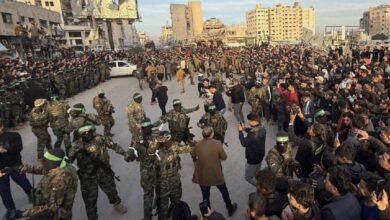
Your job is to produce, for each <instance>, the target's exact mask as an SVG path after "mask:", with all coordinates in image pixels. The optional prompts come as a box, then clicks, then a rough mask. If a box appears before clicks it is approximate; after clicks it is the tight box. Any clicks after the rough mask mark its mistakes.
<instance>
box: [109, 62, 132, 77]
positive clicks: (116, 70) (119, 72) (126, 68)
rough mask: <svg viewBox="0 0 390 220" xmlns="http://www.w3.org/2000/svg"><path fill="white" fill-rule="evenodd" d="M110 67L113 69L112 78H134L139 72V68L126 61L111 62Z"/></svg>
mask: <svg viewBox="0 0 390 220" xmlns="http://www.w3.org/2000/svg"><path fill="white" fill-rule="evenodd" d="M108 65H109V66H110V67H111V72H110V76H111V77H115V76H133V75H134V73H135V71H136V70H137V66H136V65H133V64H130V63H129V62H127V61H126V60H114V61H110V62H109V63H108Z"/></svg>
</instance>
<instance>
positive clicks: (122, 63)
mask: <svg viewBox="0 0 390 220" xmlns="http://www.w3.org/2000/svg"><path fill="white" fill-rule="evenodd" d="M124 66H127V64H126V63H124V62H118V67H124Z"/></svg>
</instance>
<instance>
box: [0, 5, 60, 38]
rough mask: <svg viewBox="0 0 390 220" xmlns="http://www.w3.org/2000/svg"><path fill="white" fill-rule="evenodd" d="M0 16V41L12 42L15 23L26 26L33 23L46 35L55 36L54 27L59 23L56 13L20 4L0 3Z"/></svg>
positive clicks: (58, 15)
mask: <svg viewBox="0 0 390 220" xmlns="http://www.w3.org/2000/svg"><path fill="white" fill-rule="evenodd" d="M0 14H1V18H0V39H2V40H10V41H12V38H13V37H15V31H14V29H15V26H16V22H21V23H22V24H23V25H24V26H26V25H27V24H28V23H29V22H31V21H35V22H36V24H37V26H38V27H39V28H40V27H42V28H44V30H45V32H46V33H47V34H48V35H55V33H54V32H55V28H54V27H57V26H58V25H59V24H60V23H61V16H60V14H59V13H58V12H54V11H50V10H47V9H44V8H42V7H38V6H33V5H27V4H24V3H20V2H4V3H0Z"/></svg>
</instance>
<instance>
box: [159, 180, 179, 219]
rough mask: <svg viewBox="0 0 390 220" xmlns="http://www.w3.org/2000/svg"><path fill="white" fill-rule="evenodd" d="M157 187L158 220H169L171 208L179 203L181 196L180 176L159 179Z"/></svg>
mask: <svg viewBox="0 0 390 220" xmlns="http://www.w3.org/2000/svg"><path fill="white" fill-rule="evenodd" d="M158 185H159V186H158V191H159V192H158V193H159V194H160V196H159V205H160V207H159V219H160V220H169V219H170V217H171V211H172V208H173V207H174V205H176V204H177V203H178V202H180V199H181V196H182V187H181V180H180V174H179V173H177V174H175V175H173V176H166V177H160V179H159V183H158Z"/></svg>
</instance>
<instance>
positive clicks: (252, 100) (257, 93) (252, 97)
mask: <svg viewBox="0 0 390 220" xmlns="http://www.w3.org/2000/svg"><path fill="white" fill-rule="evenodd" d="M266 101H267V94H266V93H265V91H264V89H262V88H261V82H260V81H256V83H255V86H254V87H252V88H251V90H250V91H249V94H248V102H249V104H250V105H251V106H252V111H253V112H257V113H258V114H259V116H260V117H261V115H262V114H263V103H264V102H266Z"/></svg>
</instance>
